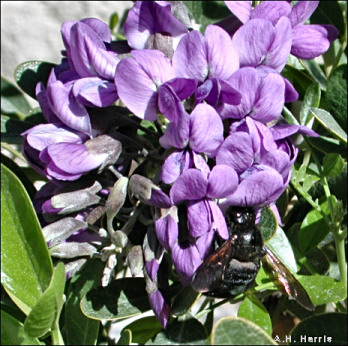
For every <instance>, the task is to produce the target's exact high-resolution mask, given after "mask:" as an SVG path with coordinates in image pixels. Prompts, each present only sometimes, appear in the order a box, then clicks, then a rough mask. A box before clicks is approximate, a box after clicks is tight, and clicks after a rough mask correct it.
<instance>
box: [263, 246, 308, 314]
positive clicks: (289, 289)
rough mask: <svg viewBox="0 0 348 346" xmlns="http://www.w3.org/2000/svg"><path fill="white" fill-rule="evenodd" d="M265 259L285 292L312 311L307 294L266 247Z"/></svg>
mask: <svg viewBox="0 0 348 346" xmlns="http://www.w3.org/2000/svg"><path fill="white" fill-rule="evenodd" d="M264 248H265V249H266V254H267V256H266V259H267V262H268V263H269V265H270V266H271V268H272V269H273V271H275V272H276V273H277V274H278V280H279V282H280V283H281V284H282V286H283V288H284V290H285V292H286V293H287V294H288V295H289V296H290V297H292V298H294V299H296V301H297V302H298V303H299V304H300V305H301V306H302V307H304V308H305V309H307V310H314V305H313V303H312V302H311V299H310V298H309V296H308V293H307V292H306V290H305V289H304V288H303V286H302V285H301V284H300V282H299V281H298V280H297V279H296V278H295V277H294V275H293V274H292V273H291V272H290V270H289V269H288V268H287V267H286V266H285V265H284V264H283V263H282V262H281V261H280V260H279V258H278V257H277V256H276V255H275V254H274V253H273V252H272V251H271V250H270V249H269V248H268V247H267V246H264Z"/></svg>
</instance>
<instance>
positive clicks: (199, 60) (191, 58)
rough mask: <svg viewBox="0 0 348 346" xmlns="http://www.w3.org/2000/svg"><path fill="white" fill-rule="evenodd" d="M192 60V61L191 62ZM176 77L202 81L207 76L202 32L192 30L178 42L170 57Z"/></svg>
mask: <svg viewBox="0 0 348 346" xmlns="http://www.w3.org/2000/svg"><path fill="white" fill-rule="evenodd" d="M193 62H194V63H193ZM172 63H173V69H174V71H175V75H176V77H183V78H193V79H196V80H197V81H200V82H203V81H204V80H205V79H206V78H207V76H208V62H207V56H206V48H205V42H204V38H203V36H202V34H201V33H200V32H199V31H197V30H193V31H191V32H190V33H188V34H186V35H185V36H184V37H183V38H182V39H181V40H180V42H179V44H178V46H177V48H176V50H175V52H174V55H173V59H172Z"/></svg>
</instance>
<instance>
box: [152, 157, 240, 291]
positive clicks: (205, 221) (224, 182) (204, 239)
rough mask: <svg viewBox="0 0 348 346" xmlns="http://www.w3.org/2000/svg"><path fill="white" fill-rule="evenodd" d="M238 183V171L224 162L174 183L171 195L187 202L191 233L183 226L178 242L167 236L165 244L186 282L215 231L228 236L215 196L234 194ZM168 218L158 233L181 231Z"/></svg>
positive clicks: (192, 171)
mask: <svg viewBox="0 0 348 346" xmlns="http://www.w3.org/2000/svg"><path fill="white" fill-rule="evenodd" d="M237 182H238V178H237V174H236V172H235V170H234V169H233V168H231V167H229V166H227V165H223V164H222V165H217V166H214V167H213V169H212V171H211V172H210V173H209V174H207V175H205V174H203V173H202V172H201V171H200V170H198V169H195V168H191V169H188V170H186V171H185V172H183V173H182V174H181V175H180V177H179V178H178V179H177V180H176V181H175V182H174V184H173V186H172V188H171V190H170V198H171V200H172V203H173V204H179V203H181V202H184V201H186V202H187V210H186V213H187V227H188V234H187V235H186V237H185V230H183V229H180V233H181V235H180V234H179V235H178V241H176V242H175V241H174V239H173V238H170V237H169V236H166V237H165V239H166V240H167V239H169V240H170V242H168V243H167V244H166V245H167V246H168V245H169V246H170V247H171V254H172V260H173V263H174V266H175V268H176V270H177V272H178V274H179V276H180V279H181V281H182V283H183V284H184V285H188V284H189V283H190V281H191V278H192V276H193V274H194V272H195V271H196V269H197V268H198V267H199V265H200V264H201V261H202V260H203V259H204V258H206V256H207V255H208V254H209V252H210V250H211V247H212V242H213V240H214V234H215V232H217V233H218V234H219V236H220V237H221V238H222V239H227V238H228V230H227V226H226V222H225V219H224V216H223V214H222V211H221V210H220V208H219V207H218V206H217V204H216V202H214V200H213V199H219V198H224V197H226V196H228V195H230V194H231V193H233V192H234V191H235V190H236V188H237ZM179 217H180V215H179ZM166 221H167V222H166V224H163V223H161V224H156V233H157V234H158V233H162V234H168V233H169V232H170V231H173V230H174V234H175V233H178V232H177V231H176V228H175V226H174V222H173V220H171V219H167V220H166ZM163 226H167V227H168V229H165V227H163ZM157 228H158V229H157ZM162 239H163V236H162ZM193 239H195V240H194V241H193Z"/></svg>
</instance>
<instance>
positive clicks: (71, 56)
mask: <svg viewBox="0 0 348 346" xmlns="http://www.w3.org/2000/svg"><path fill="white" fill-rule="evenodd" d="M61 32H62V37H63V41H64V45H65V48H66V55H67V58H68V61H69V64H70V66H71V68H72V69H73V70H74V71H76V72H77V74H78V75H79V77H80V78H88V77H100V78H101V79H105V80H108V81H110V82H112V81H113V79H114V77H115V70H116V66H117V64H118V62H119V59H118V58H117V56H116V54H115V53H114V52H112V51H111V50H108V49H107V46H106V44H108V43H110V41H111V33H110V29H109V28H108V26H107V25H106V24H105V23H103V22H102V21H100V20H99V19H96V18H87V19H83V20H81V21H79V22H77V21H69V22H65V23H64V24H63V25H62V29H61Z"/></svg>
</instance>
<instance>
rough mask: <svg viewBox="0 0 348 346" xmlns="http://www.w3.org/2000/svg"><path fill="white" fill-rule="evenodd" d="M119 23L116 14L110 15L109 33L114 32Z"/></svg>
mask: <svg viewBox="0 0 348 346" xmlns="http://www.w3.org/2000/svg"><path fill="white" fill-rule="evenodd" d="M118 21H119V16H118V13H117V12H114V13H112V14H111V16H110V19H109V28H110V30H111V31H114V29H115V28H116V26H117V24H118Z"/></svg>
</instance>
